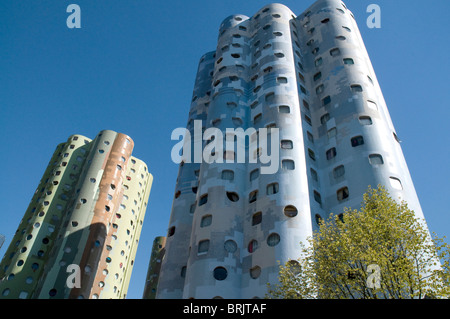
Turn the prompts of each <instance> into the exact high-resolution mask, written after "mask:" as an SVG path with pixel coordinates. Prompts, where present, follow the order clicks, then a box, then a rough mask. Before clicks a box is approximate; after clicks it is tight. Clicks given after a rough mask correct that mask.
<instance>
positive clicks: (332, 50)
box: [330, 48, 341, 56]
mask: <svg viewBox="0 0 450 319" xmlns="http://www.w3.org/2000/svg"><path fill="white" fill-rule="evenodd" d="M339 54H341V51H340V50H339V48H334V49H331V50H330V55H331V56H338V55H339Z"/></svg>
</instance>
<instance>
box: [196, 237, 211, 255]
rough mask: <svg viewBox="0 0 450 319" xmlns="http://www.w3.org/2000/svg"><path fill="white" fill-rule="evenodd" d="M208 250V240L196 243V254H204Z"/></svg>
mask: <svg viewBox="0 0 450 319" xmlns="http://www.w3.org/2000/svg"><path fill="white" fill-rule="evenodd" d="M208 250H209V239H205V240H201V241H200V242H199V243H198V253H199V254H201V253H206V252H208Z"/></svg>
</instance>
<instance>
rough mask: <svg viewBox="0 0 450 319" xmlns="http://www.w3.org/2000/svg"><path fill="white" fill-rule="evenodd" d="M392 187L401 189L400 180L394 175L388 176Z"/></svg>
mask: <svg viewBox="0 0 450 319" xmlns="http://www.w3.org/2000/svg"><path fill="white" fill-rule="evenodd" d="M389 182H390V183H391V186H392V188H394V189H396V190H399V191H401V190H402V189H403V186H402V182H401V181H400V180H399V179H398V178H396V177H392V176H391V177H389Z"/></svg>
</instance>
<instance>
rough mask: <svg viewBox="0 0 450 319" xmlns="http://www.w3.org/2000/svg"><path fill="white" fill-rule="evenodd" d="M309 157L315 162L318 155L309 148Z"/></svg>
mask: <svg viewBox="0 0 450 319" xmlns="http://www.w3.org/2000/svg"><path fill="white" fill-rule="evenodd" d="M308 155H309V157H310V158H311V159H312V160H313V161H315V160H316V154H314V152H313V151H312V150H311V149H309V148H308Z"/></svg>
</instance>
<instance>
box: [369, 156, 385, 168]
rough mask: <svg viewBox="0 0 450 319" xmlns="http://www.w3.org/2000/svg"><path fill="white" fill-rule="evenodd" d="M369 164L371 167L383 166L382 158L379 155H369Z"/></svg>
mask: <svg viewBox="0 0 450 319" xmlns="http://www.w3.org/2000/svg"><path fill="white" fill-rule="evenodd" d="M369 163H370V164H372V165H382V164H384V161H383V157H382V156H381V155H380V154H370V155H369Z"/></svg>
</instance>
